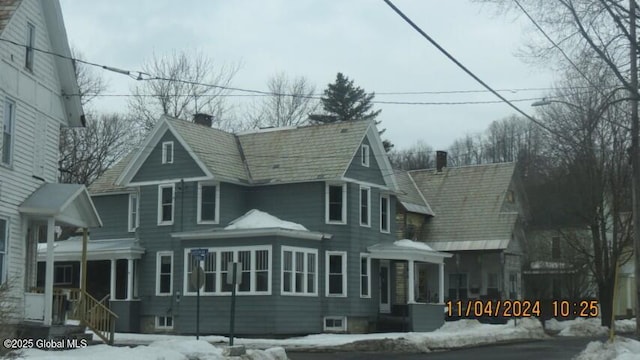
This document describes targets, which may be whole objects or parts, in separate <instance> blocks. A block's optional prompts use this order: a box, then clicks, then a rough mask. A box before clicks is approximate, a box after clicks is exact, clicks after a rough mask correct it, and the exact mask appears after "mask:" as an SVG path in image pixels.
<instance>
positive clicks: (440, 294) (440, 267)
mask: <svg viewBox="0 0 640 360" xmlns="http://www.w3.org/2000/svg"><path fill="white" fill-rule="evenodd" d="M438 270H439V271H438V273H439V274H438V275H440V281H439V284H438V285H439V291H438V302H439V303H440V304H444V262H442V263H440V264H439V265H438Z"/></svg>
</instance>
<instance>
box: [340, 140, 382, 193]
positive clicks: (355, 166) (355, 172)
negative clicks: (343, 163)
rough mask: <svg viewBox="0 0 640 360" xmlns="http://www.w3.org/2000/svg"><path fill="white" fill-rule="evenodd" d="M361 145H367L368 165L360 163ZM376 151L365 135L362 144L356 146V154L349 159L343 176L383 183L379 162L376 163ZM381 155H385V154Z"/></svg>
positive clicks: (372, 182)
mask: <svg viewBox="0 0 640 360" xmlns="http://www.w3.org/2000/svg"><path fill="white" fill-rule="evenodd" d="M362 145H367V146H369V167H366V166H363V165H362ZM376 151H377V149H374V147H373V146H371V143H370V142H369V139H368V138H366V137H365V138H364V140H363V141H362V144H360V146H359V147H358V151H356V155H355V156H354V157H353V159H352V160H351V164H350V165H349V168H348V169H347V171H346V173H345V177H347V178H349V179H356V180H360V181H365V182H368V183H371V184H378V185H385V182H384V178H383V174H382V171H381V170H380V164H378V161H377V160H376V156H375V155H376V154H375V152H376ZM378 155H380V154H378ZM382 155H383V156H387V155H386V154H382ZM384 175H387V174H384Z"/></svg>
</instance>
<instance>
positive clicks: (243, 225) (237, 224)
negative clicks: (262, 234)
mask: <svg viewBox="0 0 640 360" xmlns="http://www.w3.org/2000/svg"><path fill="white" fill-rule="evenodd" d="M264 228H280V229H289V230H300V231H309V230H307V228H306V227H304V226H302V225H300V224H297V223H294V222H291V221H285V220H280V219H279V218H277V217H275V216H273V215H271V214H268V213H266V212H264V211H260V210H258V209H251V210H249V211H248V212H247V213H246V214H244V215H242V216H240V217H239V218H237V219H235V220H233V221H231V222H230V223H229V225H227V226H226V227H225V228H224V229H225V230H238V229H264Z"/></svg>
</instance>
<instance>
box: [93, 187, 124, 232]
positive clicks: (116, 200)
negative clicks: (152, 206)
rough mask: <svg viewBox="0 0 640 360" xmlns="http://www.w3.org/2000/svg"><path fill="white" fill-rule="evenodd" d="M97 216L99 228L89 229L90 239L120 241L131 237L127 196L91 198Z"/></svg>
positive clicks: (116, 195)
mask: <svg viewBox="0 0 640 360" xmlns="http://www.w3.org/2000/svg"><path fill="white" fill-rule="evenodd" d="M91 200H92V201H93V204H94V206H95V207H96V210H97V211H98V215H100V219H101V220H102V227H101V228H92V229H91V239H92V240H100V239H122V238H127V237H133V236H134V233H132V232H129V229H128V226H129V194H115V195H104V196H93V197H92V198H91Z"/></svg>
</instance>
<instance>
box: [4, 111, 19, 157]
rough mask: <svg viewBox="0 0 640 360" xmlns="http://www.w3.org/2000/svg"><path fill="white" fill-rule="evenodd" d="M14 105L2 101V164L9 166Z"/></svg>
mask: <svg viewBox="0 0 640 360" xmlns="http://www.w3.org/2000/svg"><path fill="white" fill-rule="evenodd" d="M15 112H16V103H14V102H13V101H11V100H9V99H5V100H4V119H3V122H2V163H3V164H4V165H11V158H12V157H13V133H14V123H15V119H16V114H15Z"/></svg>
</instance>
